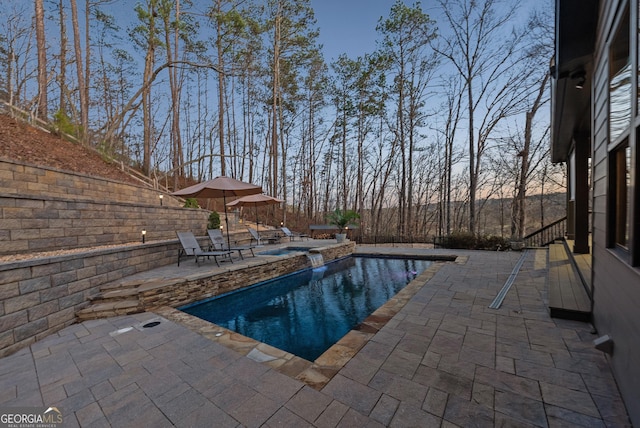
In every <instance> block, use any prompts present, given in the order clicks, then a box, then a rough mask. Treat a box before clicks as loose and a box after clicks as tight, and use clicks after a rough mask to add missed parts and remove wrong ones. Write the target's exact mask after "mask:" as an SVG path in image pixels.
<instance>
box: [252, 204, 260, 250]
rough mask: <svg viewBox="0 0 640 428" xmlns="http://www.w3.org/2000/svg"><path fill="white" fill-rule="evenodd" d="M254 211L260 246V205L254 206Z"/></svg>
mask: <svg viewBox="0 0 640 428" xmlns="http://www.w3.org/2000/svg"><path fill="white" fill-rule="evenodd" d="M253 209H254V210H256V233H257V234H258V245H260V223H258V205H257V204H256V205H254V207H253Z"/></svg>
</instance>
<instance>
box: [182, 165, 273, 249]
mask: <svg viewBox="0 0 640 428" xmlns="http://www.w3.org/2000/svg"><path fill="white" fill-rule="evenodd" d="M256 193H262V187H260V186H256V185H255V184H251V183H245V182H244V181H240V180H236V179H235V178H231V177H224V176H220V177H216V178H214V179H213V180H209V181H203V182H202V183H198V184H194V185H193V186H189V187H185V188H184V189H180V190H178V191H175V192H173V193H172V195H175V196H184V197H187V198H222V199H223V202H224V221H225V223H226V225H227V245H228V246H229V247H231V244H230V239H229V219H228V218H227V196H247V195H254V194H256Z"/></svg>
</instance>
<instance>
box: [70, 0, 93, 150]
mask: <svg viewBox="0 0 640 428" xmlns="http://www.w3.org/2000/svg"><path fill="white" fill-rule="evenodd" d="M86 13H87V14H88V13H89V11H86ZM71 27H72V31H73V48H74V54H75V63H76V73H77V75H78V94H79V96H80V128H81V129H80V135H79V136H78V137H79V138H80V140H81V141H82V142H83V143H84V144H86V143H87V137H86V135H87V130H88V128H89V113H88V112H87V107H88V104H89V103H88V101H87V99H86V95H87V93H86V91H85V80H84V70H83V69H82V64H83V62H82V48H81V47H80V27H79V25H78V6H77V4H76V0H71ZM86 31H87V32H88V29H86ZM87 49H88V47H87Z"/></svg>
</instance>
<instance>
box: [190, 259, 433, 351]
mask: <svg viewBox="0 0 640 428" xmlns="http://www.w3.org/2000/svg"><path fill="white" fill-rule="evenodd" d="M430 264H431V262H430V261H428V260H410V259H390V258H369V257H348V258H345V259H341V260H338V261H335V262H331V263H328V264H327V265H325V266H323V267H321V268H315V269H313V270H312V269H307V270H304V271H300V272H297V273H294V274H291V275H287V276H283V277H280V278H276V279H273V280H270V281H265V282H262V283H259V284H256V285H254V286H252V287H249V288H248V289H244V290H241V291H237V292H232V293H229V294H227V295H224V296H220V297H216V298H213V299H209V300H207V301H203V302H200V303H194V304H191V305H187V306H184V307H182V308H180V310H182V311H184V312H186V313H188V314H191V315H193V316H196V317H198V318H201V319H204V320H207V321H209V322H212V323H215V324H217V325H220V326H222V327H225V328H227V329H229V330H233V331H235V332H237V333H240V334H242V335H244V336H247V337H251V338H253V339H255V340H258V341H260V342H264V343H267V344H269V345H271V346H274V347H276V348H279V349H282V350H284V351H287V352H290V353H292V354H295V355H297V356H299V357H301V358H304V359H306V360H309V361H314V360H315V359H316V358H318V357H319V356H320V355H322V353H323V352H324V351H326V350H327V349H329V348H330V347H331V346H333V345H334V344H335V343H336V342H337V341H338V340H340V338H341V337H342V336H344V335H345V334H346V333H348V332H349V330H351V329H353V328H354V327H355V326H357V325H358V324H359V323H361V322H362V321H364V319H365V318H366V317H368V316H369V315H370V314H371V313H373V312H374V311H375V310H376V309H377V308H379V307H380V306H382V305H383V304H384V303H385V302H386V301H388V300H389V299H390V298H391V297H393V296H394V295H396V294H397V293H398V291H400V290H401V289H402V288H404V287H405V286H406V285H407V284H408V283H409V282H411V280H413V279H414V278H415V277H416V276H417V275H419V274H420V273H421V272H422V271H424V270H425V269H426V268H427V267H429V266H430Z"/></svg>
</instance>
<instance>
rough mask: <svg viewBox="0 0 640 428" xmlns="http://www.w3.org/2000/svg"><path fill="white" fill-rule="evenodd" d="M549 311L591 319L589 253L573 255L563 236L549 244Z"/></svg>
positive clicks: (586, 320) (578, 318)
mask: <svg viewBox="0 0 640 428" xmlns="http://www.w3.org/2000/svg"><path fill="white" fill-rule="evenodd" d="M548 257H549V258H548V269H549V274H548V275H549V277H548V285H549V313H550V315H551V317H553V318H563V319H570V320H575V321H583V322H590V321H591V297H590V295H589V290H590V280H591V264H590V263H591V255H589V254H587V255H574V254H573V253H572V251H571V250H570V244H569V242H568V241H566V240H564V239H563V240H558V241H556V242H554V243H552V244H550V245H549V256H548Z"/></svg>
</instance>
